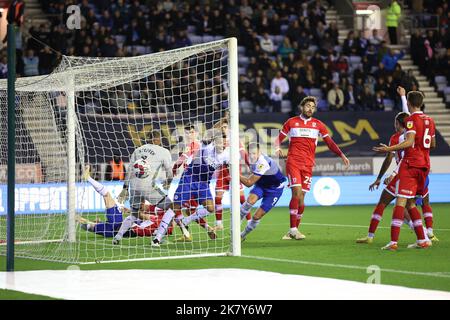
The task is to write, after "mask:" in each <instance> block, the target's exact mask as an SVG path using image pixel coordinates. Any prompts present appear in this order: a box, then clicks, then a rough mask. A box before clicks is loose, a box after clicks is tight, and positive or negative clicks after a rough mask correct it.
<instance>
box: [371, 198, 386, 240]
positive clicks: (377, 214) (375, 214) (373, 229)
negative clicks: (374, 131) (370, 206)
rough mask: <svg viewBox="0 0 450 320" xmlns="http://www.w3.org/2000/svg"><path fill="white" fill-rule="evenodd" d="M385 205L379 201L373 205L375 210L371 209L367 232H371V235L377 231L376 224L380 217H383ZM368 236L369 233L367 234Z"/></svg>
mask: <svg viewBox="0 0 450 320" xmlns="http://www.w3.org/2000/svg"><path fill="white" fill-rule="evenodd" d="M384 208H385V205H384V204H382V203H380V204H378V205H377V206H376V207H375V210H373V213H372V218H371V219H370V226H369V234H372V237H371V238H373V236H374V235H375V232H376V231H377V227H378V224H379V223H380V221H381V218H382V217H383V212H384ZM369 237H370V235H369Z"/></svg>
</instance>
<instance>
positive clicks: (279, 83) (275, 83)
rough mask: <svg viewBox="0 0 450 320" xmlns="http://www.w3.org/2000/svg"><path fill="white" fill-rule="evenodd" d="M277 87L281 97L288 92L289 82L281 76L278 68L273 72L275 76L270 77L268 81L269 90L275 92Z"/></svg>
mask: <svg viewBox="0 0 450 320" xmlns="http://www.w3.org/2000/svg"><path fill="white" fill-rule="evenodd" d="M276 87H278V88H279V89H280V94H281V96H282V97H284V95H286V94H287V93H288V92H289V83H288V81H287V80H286V78H284V77H283V75H282V73H281V71H280V70H278V71H277V72H276V74H275V77H274V78H273V79H272V82H271V83H270V91H271V92H275V88H276Z"/></svg>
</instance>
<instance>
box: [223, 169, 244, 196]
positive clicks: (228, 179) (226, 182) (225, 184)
mask: <svg viewBox="0 0 450 320" xmlns="http://www.w3.org/2000/svg"><path fill="white" fill-rule="evenodd" d="M230 183H231V176H230V171H229V170H228V168H227V167H222V168H220V169H219V170H218V172H217V182H216V192H217V191H228V190H230ZM240 190H244V185H243V184H242V183H241V186H240Z"/></svg>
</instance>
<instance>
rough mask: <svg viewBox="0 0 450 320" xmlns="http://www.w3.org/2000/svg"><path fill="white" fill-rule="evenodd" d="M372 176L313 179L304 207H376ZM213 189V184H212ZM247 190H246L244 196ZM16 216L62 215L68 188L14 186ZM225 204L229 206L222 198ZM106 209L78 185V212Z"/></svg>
mask: <svg viewBox="0 0 450 320" xmlns="http://www.w3.org/2000/svg"><path fill="white" fill-rule="evenodd" d="M374 180H375V176H334V177H316V178H314V179H313V184H312V187H311V192H310V193H309V194H307V196H306V199H305V201H306V206H332V205H364V204H375V203H376V202H377V201H378V198H379V195H380V193H381V190H382V189H381V188H380V189H379V190H377V191H374V192H370V191H369V190H368V188H369V185H370V184H371V183H372V182H373V181H374ZM104 184H105V185H106V186H107V188H108V189H109V190H110V191H111V194H112V195H113V196H117V195H118V194H119V192H120V191H121V190H122V183H120V182H119V183H118V182H105V183H104ZM175 189H176V182H174V183H173V184H172V187H171V188H170V191H169V195H170V196H173V193H174V191H175ZM429 189H430V200H431V202H450V174H431V175H430V186H429ZM211 190H212V192H213V190H214V183H212V184H211ZM249 190H250V189H246V194H248V193H249ZM15 192H16V204H15V206H16V214H30V213H61V212H64V211H66V209H67V199H66V198H67V188H66V186H65V185H63V184H23V185H17V186H16V190H15ZM290 195H291V192H290V190H289V189H288V188H286V189H285V191H284V193H283V196H282V198H281V199H280V200H279V202H278V204H277V206H279V207H287V206H288V205H289V201H290ZM6 199H7V194H6V185H0V215H5V214H6V208H7V207H6ZM223 203H224V205H225V206H227V205H229V198H228V197H225V199H224V201H223ZM104 209H105V207H104V203H103V199H102V197H101V196H100V195H99V194H98V193H96V192H95V190H94V189H93V188H92V187H91V186H90V185H89V184H87V183H79V184H77V210H82V211H84V212H101V211H103V210H104Z"/></svg>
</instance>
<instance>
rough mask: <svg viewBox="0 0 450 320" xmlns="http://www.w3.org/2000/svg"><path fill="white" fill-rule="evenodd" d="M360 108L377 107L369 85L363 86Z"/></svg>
mask: <svg viewBox="0 0 450 320" xmlns="http://www.w3.org/2000/svg"><path fill="white" fill-rule="evenodd" d="M362 109H363V110H366V111H374V110H377V109H378V107H377V100H376V97H375V95H374V94H373V93H372V91H371V90H370V88H369V86H364V92H363V96H362Z"/></svg>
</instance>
